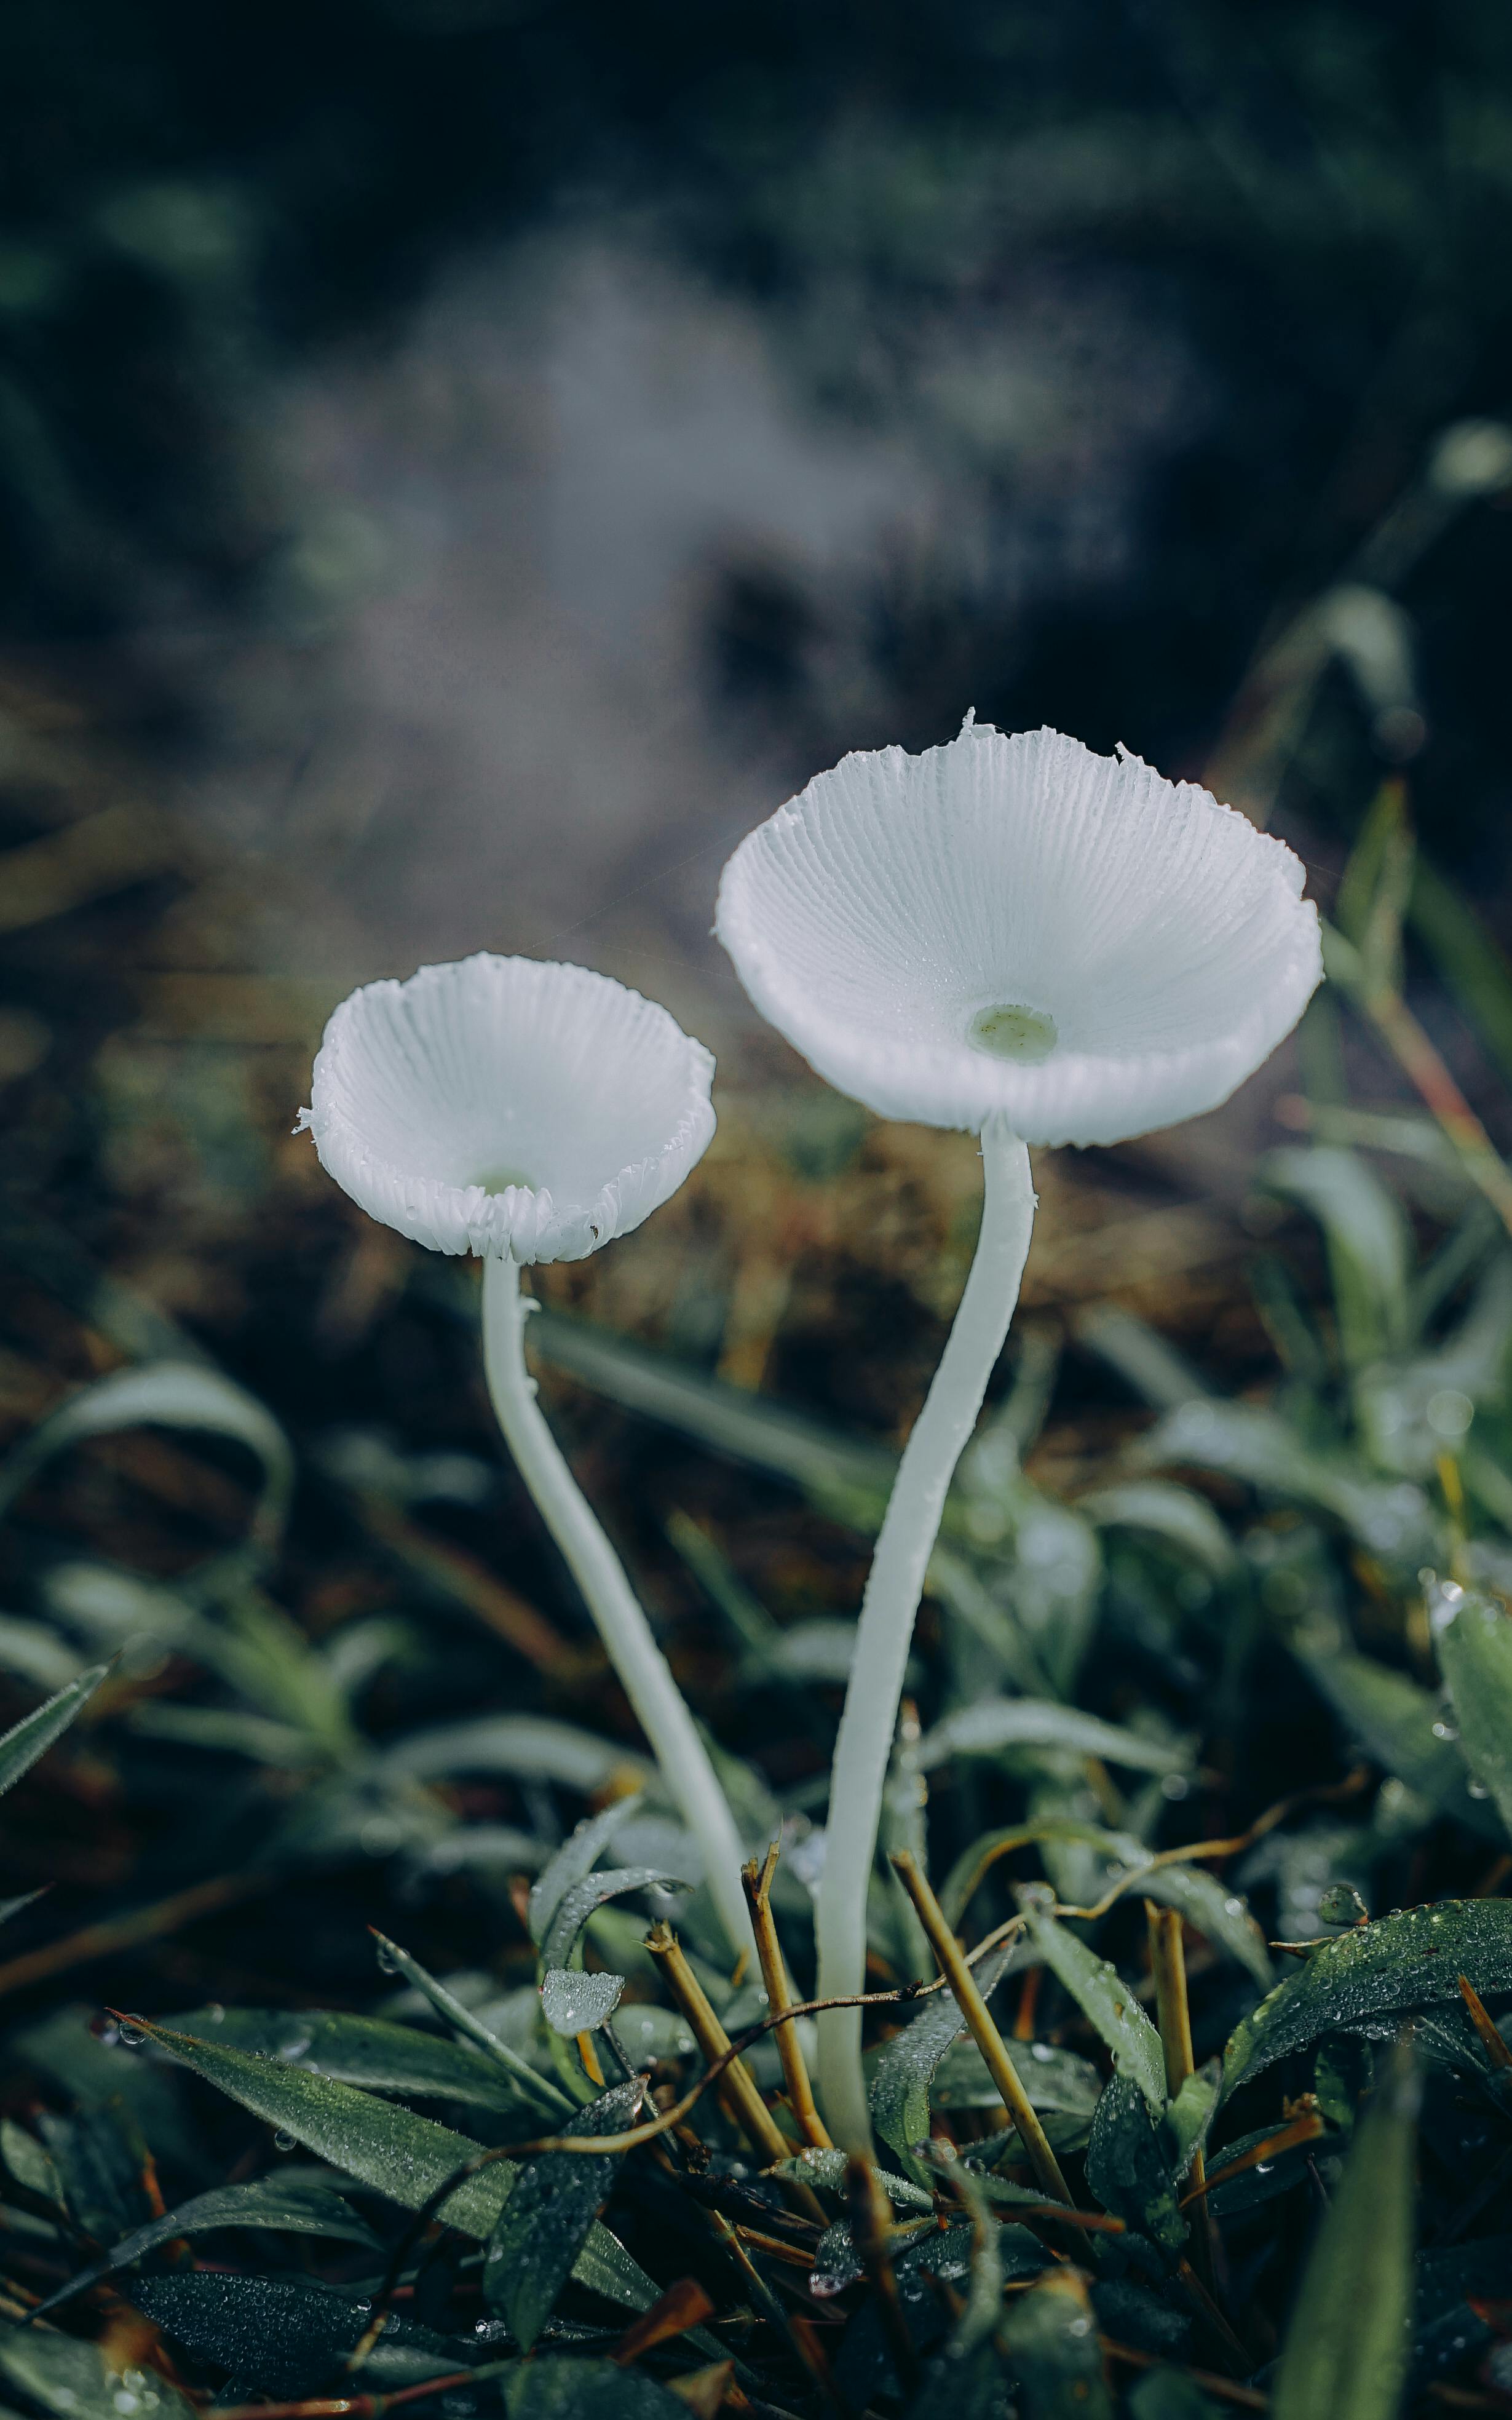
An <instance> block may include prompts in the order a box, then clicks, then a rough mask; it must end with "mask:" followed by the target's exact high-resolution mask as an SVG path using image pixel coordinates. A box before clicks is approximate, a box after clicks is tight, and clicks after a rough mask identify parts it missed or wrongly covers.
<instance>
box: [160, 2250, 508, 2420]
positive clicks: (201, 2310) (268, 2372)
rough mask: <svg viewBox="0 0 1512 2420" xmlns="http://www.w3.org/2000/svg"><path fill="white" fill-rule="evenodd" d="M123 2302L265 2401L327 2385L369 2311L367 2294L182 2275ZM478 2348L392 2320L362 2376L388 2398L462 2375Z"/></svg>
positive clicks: (276, 2280) (167, 2275)
mask: <svg viewBox="0 0 1512 2420" xmlns="http://www.w3.org/2000/svg"><path fill="white" fill-rule="evenodd" d="M131 2301H132V2303H133V2304H134V2305H135V2307H136V2308H137V2309H138V2310H140V2311H144V2312H146V2314H147V2318H148V2319H152V2320H154V2321H155V2322H156V2324H157V2325H158V2326H159V2327H160V2328H162V2332H163V2334H164V2335H167V2336H169V2337H171V2338H172V2340H173V2342H174V2343H175V2344H177V2345H179V2346H181V2347H182V2348H183V2350H185V2351H186V2352H190V2353H193V2354H195V2355H196V2356H197V2357H198V2358H199V2359H200V2360H201V2361H208V2362H214V2363H215V2364H216V2365H217V2366H219V2367H220V2368H222V2369H228V2370H230V2371H231V2373H232V2375H233V2377H234V2378H236V2379H237V2380H239V2381H240V2383H241V2385H242V2386H244V2387H245V2386H251V2387H255V2389H256V2390H257V2392H258V2393H260V2394H263V2395H273V2396H305V2395H311V2394H314V2393H316V2392H318V2391H319V2390H320V2389H321V2388H322V2387H326V2388H329V2387H330V2386H331V2385H332V2382H333V2381H335V2380H336V2379H338V2378H339V2375H340V2369H341V2364H342V2358H343V2356H344V2355H345V2354H347V2353H349V2352H351V2351H352V2350H354V2349H355V2347H356V2345H357V2342H358V2339H359V2337H360V2336H361V2335H362V2334H363V2329H364V2328H365V2327H366V2325H367V2319H368V2313H369V2311H370V2310H371V2307H372V2304H371V2302H370V2300H369V2299H368V2296H367V2295H363V2294H358V2293H352V2292H348V2291H344V2290H343V2289H342V2288H339V2287H325V2286H317V2285H315V2284H312V2283H306V2282H305V2281H303V2280H298V2281H296V2280H295V2279H292V2278H287V2277H256V2276H253V2277H234V2276H225V2275H220V2274H216V2273H214V2272H210V2271H200V2272H198V2273H195V2272H193V2271H192V2270H183V2269H175V2270H170V2271H167V2272H161V2271H160V2272H158V2273H152V2272H150V2271H148V2272H144V2273H143V2274H142V2275H140V2276H137V2277H133V2279H132V2280H131ZM480 2350H481V2348H480V2347H479V2346H478V2344H477V2342H476V2339H475V2338H474V2339H471V2340H470V2339H465V2338H458V2337H455V2336H443V2335H438V2334H437V2332H436V2330H435V2329H434V2328H427V2327H422V2326H419V2325H417V2323H416V2322H415V2321H414V2320H413V2319H405V2318H402V2317H401V2316H400V2315H399V2314H398V2313H392V2314H391V2315H390V2318H389V2320H388V2323H387V2325H386V2326H385V2328H384V2330H383V2334H382V2335H380V2336H379V2338H378V2343H377V2344H376V2345H375V2346H374V2348H373V2350H372V2351H371V2353H370V2354H369V2355H368V2357H367V2360H366V2361H365V2362H364V2364H363V2373H362V2375H363V2381H364V2382H365V2385H366V2386H367V2387H368V2388H372V2389H376V2390H378V2392H379V2393H385V2392H387V2393H392V2392H393V2390H394V2389H396V2388H398V2387H402V2386H415V2385H418V2384H420V2383H421V2381H423V2380H424V2379H427V2378H444V2377H445V2376H446V2374H447V2373H448V2372H449V2371H453V2370H458V2369H468V2368H471V2366H473V2364H474V2363H475V2362H476V2360H477V2358H478V2354H479V2351H480Z"/></svg>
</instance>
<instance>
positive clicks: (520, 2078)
mask: <svg viewBox="0 0 1512 2420" xmlns="http://www.w3.org/2000/svg"><path fill="white" fill-rule="evenodd" d="M374 1938H375V1940H376V1941H377V1943H378V1956H379V1957H380V1959H382V1960H384V1961H385V1962H387V1964H388V1966H389V1968H390V1970H391V1971H392V1972H393V1973H394V1974H396V1975H402V1976H403V1977H404V1978H405V1980H406V1982H407V1983H412V1984H413V1986H414V1988H415V1990H416V1991H417V1992H420V1993H424V1997H425V1998H426V1999H427V2000H428V2001H429V2002H430V2005H431V2007H432V2008H433V2009H435V2010H436V2013H437V2015H438V2016H440V2017H444V2018H445V2020H446V2022H447V2024H449V2025H451V2026H453V2027H454V2028H455V2031H456V2032H457V2033H459V2034H461V2035H462V2036H463V2037H464V2038H465V2039H466V2040H468V2041H470V2042H473V2043H475V2044H476V2046H477V2048H478V2049H479V2050H480V2051H481V2052H482V2053H483V2055H484V2056H485V2057H486V2059H487V2061H488V2062H489V2064H490V2065H491V2066H492V2067H494V2068H495V2069H496V2070H501V2071H502V2072H503V2074H504V2075H505V2076H507V2078H508V2079H509V2082H510V2083H511V2085H512V2086H514V2089H515V2092H516V2094H517V2097H518V2098H519V2099H520V2100H522V2101H524V2102H526V2103H527V2104H528V2105H529V2106H530V2107H532V2108H535V2109H544V2110H545V2111H546V2112H547V2114H548V2116H550V2117H563V2116H565V2115H566V2113H567V2112H568V2111H569V2110H570V2109H571V2107H572V2106H573V2104H572V2102H569V2101H568V2100H567V2098H566V2095H565V2094H564V2093H562V2092H559V2091H558V2090H557V2087H556V2086H555V2085H554V2084H550V2083H548V2081H547V2079H546V2077H545V2076H542V2075H537V2074H536V2072H535V2070H534V2068H533V2067H532V2066H531V2064H530V2062H529V2061H528V2060H527V2059H523V2058H521V2056H520V2055H519V2053H518V2051H517V2050H511V2048H510V2046H509V2044H508V2043H507V2042H506V2041H501V2040H500V2039H499V2037H498V2035H497V2034H496V2033H494V2032H493V2030H492V2028H491V2027H490V2026H488V2025H486V2024H484V2022H483V2020H482V2018H481V2017H479V2016H478V2015H476V2014H475V2012H474V2011H473V2010H472V2009H470V2008H467V2007H466V2006H465V2005H464V2004H463V2002H462V2001H460V2000H459V1999H457V1997H456V1996H455V1993H452V1992H449V1991H448V1990H447V1988H446V1986H445V1984H444V1983H440V1982H438V1981H437V1979H436V1978H435V1976H434V1975H431V1974H428V1973H427V1972H426V1970H425V1968H424V1966H422V1964H421V1962H420V1961H419V1959H418V1958H411V1957H410V1955H409V1950H408V1949H401V1948H400V1947H399V1945H398V1943H397V1942H396V1941H390V1940H389V1939H388V1937H387V1935H386V1934H384V1933H381V1932H377V1933H375V1935H374Z"/></svg>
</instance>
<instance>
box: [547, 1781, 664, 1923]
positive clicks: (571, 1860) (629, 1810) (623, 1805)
mask: <svg viewBox="0 0 1512 2420" xmlns="http://www.w3.org/2000/svg"><path fill="white" fill-rule="evenodd" d="M641 1797H642V1792H640V1791H639V1790H637V1791H633V1792H631V1794H630V1795H629V1797H627V1798H619V1799H616V1800H615V1802H614V1804H613V1805H612V1806H611V1807H605V1808H604V1809H603V1810H602V1812H601V1813H600V1814H597V1815H590V1816H589V1817H588V1818H587V1819H586V1821H585V1822H583V1823H579V1826H578V1828H577V1830H576V1831H575V1832H574V1833H573V1834H572V1837H571V1838H570V1839H566V1840H563V1843H562V1846H561V1848H560V1849H559V1850H558V1851H557V1853H556V1854H555V1856H554V1857H553V1858H552V1859H551V1861H550V1863H549V1864H548V1866H546V1867H545V1868H544V1869H542V1872H541V1874H540V1875H539V1877H538V1878H537V1880H536V1882H535V1883H534V1885H532V1890H531V1897H530V1906H529V1911H528V1920H529V1923H530V1929H531V1939H532V1941H533V1942H534V1943H535V1945H536V1947H537V1948H539V1947H540V1945H541V1943H542V1942H543V1941H544V1940H545V1938H546V1932H547V1927H548V1925H549V1923H550V1921H551V1918H552V1917H553V1916H555V1914H556V1912H557V1910H558V1908H559V1907H560V1906H561V1904H562V1902H563V1899H564V1898H565V1897H566V1894H567V1892H568V1891H569V1890H570V1889H571V1888H572V1886H573V1885H574V1883H580V1882H581V1881H582V1879H583V1876H584V1875H585V1874H589V1873H592V1871H593V1869H594V1867H595V1866H596V1865H597V1863H598V1860H599V1858H600V1856H601V1855H602V1854H603V1853H604V1851H605V1850H606V1849H607V1848H608V1846H609V1842H610V1841H611V1840H612V1839H613V1838H614V1835H615V1833H616V1832H617V1831H618V1830H619V1828H620V1826H621V1824H622V1823H624V1822H625V1819H626V1817H627V1816H630V1815H633V1814H634V1813H635V1811H636V1809H637V1807H639V1806H640V1803H641Z"/></svg>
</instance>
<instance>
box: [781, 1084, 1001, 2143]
mask: <svg viewBox="0 0 1512 2420" xmlns="http://www.w3.org/2000/svg"><path fill="white" fill-rule="evenodd" d="M981 1146H982V1148H981V1156H982V1163H983V1174H984V1184H985V1194H984V1198H983V1202H982V1212H981V1231H980V1234H979V1235H978V1237H977V1250H976V1257H975V1258H974V1260H973V1261H972V1264H971V1274H970V1276H969V1277H968V1278H967V1280H966V1287H965V1292H964V1294H963V1295H962V1297H961V1304H960V1308H959V1310H958V1311H957V1312H956V1315H955V1321H954V1325H953V1326H952V1327H951V1329H950V1333H949V1339H948V1340H947V1342H946V1347H945V1351H944V1353H943V1355H942V1356H941V1358H940V1366H939V1368H938V1369H937V1370H936V1371H935V1373H934V1377H933V1383H932V1385H931V1387H930V1390H929V1393H928V1395H927V1396H926V1397H925V1400H924V1408H923V1410H922V1411H921V1412H920V1413H919V1416H918V1420H917V1422H916V1423H915V1426H914V1430H913V1434H912V1435H911V1436H910V1437H909V1440H908V1443H907V1446H906V1447H905V1449H904V1450H903V1460H902V1462H901V1463H900V1465H899V1466H898V1476H897V1478H896V1480H895V1481H893V1489H892V1495H891V1497H890V1499H889V1501H888V1504H887V1516H886V1518H885V1519H884V1521H883V1524H882V1530H881V1534H880V1536H879V1537H878V1539H877V1544H876V1552H875V1554H874V1555H873V1557H872V1571H871V1575H870V1577H869V1578H868V1580H867V1584H866V1594H865V1596H864V1598H863V1599H862V1603H861V1621H860V1627H859V1630H858V1632H857V1636H856V1660H855V1662H854V1664H853V1665H852V1667H851V1680H850V1686H849V1688H848V1689H847V1690H846V1693H845V1710H844V1713H843V1714H841V1724H840V1737H839V1739H838V1740H837V1741H836V1744H835V1762H834V1767H833V1770H832V1772H831V1774H830V1781H829V1820H828V1824H827V1827H826V1830H825V1870H824V1875H823V1878H822V1880H821V1882H820V1885H819V1908H818V1924H817V1931H818V1941H819V1990H818V1995H817V1996H818V1997H819V1998H820V1999H842V1998H848V1997H849V1996H850V1995H851V1994H852V1993H856V1992H860V1991H862V1990H864V1989H865V1975H866V1895H867V1885H868V1884H869V1882H870V1881H871V1877H872V1859H873V1858H874V1856H875V1854H876V1841H877V1823H878V1819H879V1817H880V1814H881V1810H882V1791H883V1784H884V1781H885V1779H886V1776H887V1758H888V1755H889V1754H890V1752H891V1748H892V1735H893V1730H894V1728H895V1726H896V1724H897V1720H898V1700H899V1699H900V1697H901V1696H902V1694H903V1670H904V1667H905V1665H906V1664H907V1660H908V1646H909V1641H910V1639H911V1638H912V1637H913V1634H914V1617H915V1615H916V1614H917V1612H918V1600H919V1597H920V1595H921V1594H922V1592H923V1587H924V1573H925V1570H926V1568H927V1566H928V1563H929V1559H930V1555H931V1552H932V1550H933V1545H934V1541H935V1538H936V1536H937V1535H938V1532H939V1527H940V1518H941V1515H942V1513H943V1512H944V1511H945V1498H946V1496H947V1494H948V1493H949V1485H950V1481H951V1478H952V1476H953V1474H954V1471H955V1466H956V1464H957V1462H958V1461H959V1460H960V1458H961V1454H962V1451H963V1450H964V1446H965V1444H966V1442H967V1440H968V1438H969V1437H970V1435H971V1432H972V1430H973V1429H974V1428H975V1427H976V1424H977V1415H978V1413H979V1412H980V1409H981V1399H982V1396H983V1395H984V1394H985V1392H986V1388H987V1381H988V1379H989V1378H990V1377H991V1376H992V1373H993V1365H994V1363H995V1361H996V1359H997V1357H998V1355H999V1353H1000V1352H1001V1351H1002V1349H1003V1342H1004V1339H1005V1338H1006V1337H1007V1335H1008V1328H1009V1322H1010V1321H1011V1318H1012V1316H1013V1309H1014V1305H1015V1304H1016V1303H1017V1301H1018V1293H1019V1281H1020V1280H1021V1279H1022V1277H1023V1275H1024V1263H1025V1260H1026V1256H1027V1253H1028V1249H1029V1235H1030V1233H1031V1231H1032V1229H1033V1225H1034V1208H1035V1201H1034V1187H1033V1185H1032V1184H1031V1182H1030V1179H1029V1155H1028V1153H1027V1151H1026V1149H1025V1147H1024V1145H1023V1143H1021V1142H1020V1141H1019V1140H1018V1137H1017V1136H1016V1135H1013V1134H1011V1133H1010V1132H1009V1130H1008V1128H1007V1127H1006V1126H1005V1125H1003V1124H1002V1122H1001V1120H999V1119H993V1120H992V1121H991V1122H990V1123H989V1124H988V1125H987V1126H985V1127H984V1128H983V1130H982V1138H981ZM819 2097H820V2100H821V2102H823V2104H824V2111H825V2120H826V2122H827V2124H828V2126H829V2131H830V2133H832V2134H833V2135H834V2137H835V2140H836V2142H837V2143H840V2144H841V2145H842V2146H843V2147H844V2149H846V2150H848V2151H857V2152H860V2153H862V2154H869V2153H870V2151H871V2148H872V2125H871V2118H870V2114H869V2112H868V2109H867V2100H866V2085H865V2081H864V2079H863V2076H862V2073H861V2011H860V2009H826V2010H825V2011H823V2012H822V2013H821V2015H820V2018H819Z"/></svg>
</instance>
